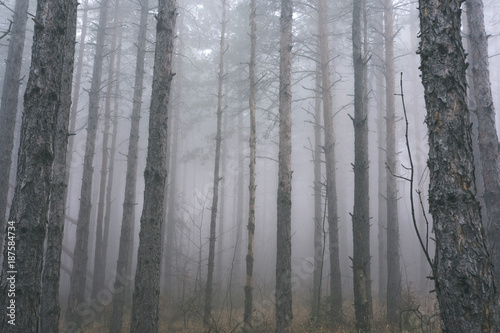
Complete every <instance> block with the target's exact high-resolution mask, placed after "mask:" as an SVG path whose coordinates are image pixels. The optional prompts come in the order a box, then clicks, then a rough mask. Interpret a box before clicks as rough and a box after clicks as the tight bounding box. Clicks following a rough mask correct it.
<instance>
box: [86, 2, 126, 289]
mask: <svg viewBox="0 0 500 333" xmlns="http://www.w3.org/2000/svg"><path fill="white" fill-rule="evenodd" d="M114 12H115V13H114V14H115V17H114V20H113V26H114V27H113V36H112V37H111V48H110V52H111V54H110V55H109V68H108V79H107V81H106V82H107V86H106V95H105V96H106V99H105V103H104V131H103V134H102V154H101V177H100V178H99V202H98V204H97V221H96V235H95V251H94V278H93V280H92V298H96V297H97V293H99V292H100V291H101V290H102V289H103V288H104V280H105V278H106V273H105V271H106V267H105V266H104V260H105V257H106V253H104V252H103V243H104V208H105V207H104V206H105V198H106V181H107V178H108V161H109V159H108V158H109V150H108V149H109V147H108V145H109V143H108V142H109V132H110V127H111V94H112V92H113V86H114V84H116V82H113V79H114V78H115V56H116V39H117V37H118V36H117V35H118V33H119V31H118V25H117V22H118V18H119V15H120V1H119V0H115V8H114ZM120 47H121V46H120Z"/></svg>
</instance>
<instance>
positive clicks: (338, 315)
mask: <svg viewBox="0 0 500 333" xmlns="http://www.w3.org/2000/svg"><path fill="white" fill-rule="evenodd" d="M318 16H319V17H318V35H319V41H318V42H319V52H320V60H321V78H322V79H321V96H322V99H323V118H324V120H323V121H324V126H325V146H324V151H325V160H326V200H327V207H328V238H329V243H330V244H329V250H330V292H331V301H330V306H331V309H330V311H331V315H330V319H331V320H332V321H334V322H340V321H341V320H342V283H341V279H340V278H341V276H340V259H339V258H340V255H339V233H338V229H339V228H338V212H337V185H336V180H335V136H334V133H333V110H332V109H333V105H332V92H331V88H332V82H331V79H330V48H329V46H328V44H329V43H328V6H327V3H326V1H325V0H319V1H318Z"/></svg>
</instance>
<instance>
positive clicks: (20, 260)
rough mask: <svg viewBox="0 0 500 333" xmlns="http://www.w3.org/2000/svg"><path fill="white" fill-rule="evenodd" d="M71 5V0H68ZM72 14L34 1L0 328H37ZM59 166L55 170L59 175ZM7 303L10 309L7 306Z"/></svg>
mask: <svg viewBox="0 0 500 333" xmlns="http://www.w3.org/2000/svg"><path fill="white" fill-rule="evenodd" d="M74 5H75V4H74V3H73V2H71V6H74ZM70 15H72V16H73V17H70ZM75 16H76V10H70V1H66V0H52V1H49V0H45V1H43V0H39V1H38V3H37V10H36V16H35V18H34V20H35V29H34V36H33V47H32V56H31V68H30V75H29V79H28V84H27V86H26V93H25V95H24V113H23V121H22V126H21V143H20V146H19V155H18V164H17V181H18V182H17V184H16V188H15V192H14V199H13V202H12V207H11V210H10V215H9V222H8V224H7V229H6V230H7V234H6V235H5V236H6V237H5V240H6V246H5V248H4V258H5V260H4V262H3V265H2V280H1V283H0V295H1V297H0V299H1V304H2V308H3V309H5V310H4V311H1V314H0V331H1V332H22V333H24V332H38V331H39V325H40V300H41V289H42V283H41V282H42V264H43V253H44V240H45V231H46V225H47V222H48V220H47V216H48V210H49V195H50V193H51V190H52V188H51V181H52V174H53V167H52V165H53V162H54V159H55V158H56V157H58V165H59V166H60V162H61V161H60V160H59V157H60V156H59V155H58V154H59V153H61V150H65V149H66V146H65V145H66V142H67V141H66V140H67V137H64V135H62V136H61V133H58V127H59V126H58V125H60V126H61V127H62V126H63V124H62V122H64V121H66V120H65V119H67V118H68V117H69V104H68V103H69V98H70V94H71V91H70V88H63V83H65V84H67V82H65V80H67V79H70V78H71V73H69V75H68V73H63V71H64V69H68V68H65V66H62V65H61V64H68V63H69V61H70V59H69V58H71V57H73V54H71V52H67V51H68V50H69V49H67V48H66V47H65V46H67V45H68V44H71V43H72V44H73V45H70V46H69V47H74V39H75V35H74V33H75V28H70V27H68V23H69V22H72V23H73V24H74V23H75V22H76V17H75ZM70 34H73V35H72V36H71V35H70ZM21 42H22V41H21ZM65 60H67V62H66V61H65ZM63 94H68V95H69V96H64V95H63ZM63 112H65V113H68V114H66V115H63V114H62V113H63ZM61 140H62V141H63V142H60V141H61ZM62 164H63V166H62V169H64V163H62ZM59 171H60V170H58V171H57V172H56V174H58V179H59V180H61V178H60V175H59ZM62 192H63V193H64V191H62ZM13 302H14V303H13ZM13 305H14V307H15V309H13V310H12V311H11V310H7V308H8V306H10V307H12V306H13ZM7 313H9V314H10V315H8V314H7ZM9 321H10V322H9Z"/></svg>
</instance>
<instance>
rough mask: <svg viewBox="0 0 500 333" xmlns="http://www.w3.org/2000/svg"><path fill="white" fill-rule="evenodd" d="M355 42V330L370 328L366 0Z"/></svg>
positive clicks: (358, 4)
mask: <svg viewBox="0 0 500 333" xmlns="http://www.w3.org/2000/svg"><path fill="white" fill-rule="evenodd" d="M353 9H354V10H353V22H352V44H353V60H354V119H353V122H354V208H353V213H352V228H353V258H352V267H353V283H354V310H355V316H356V329H357V330H358V331H360V332H370V331H371V313H372V309H371V306H372V300H371V288H370V281H371V277H370V212H369V195H368V193H369V191H368V187H369V183H368V167H369V161H368V110H367V101H366V81H365V76H366V74H365V73H366V61H367V60H366V58H365V56H364V52H363V45H362V44H363V43H362V35H363V34H362V29H363V25H362V19H363V12H364V10H365V9H364V2H363V0H354V1H353Z"/></svg>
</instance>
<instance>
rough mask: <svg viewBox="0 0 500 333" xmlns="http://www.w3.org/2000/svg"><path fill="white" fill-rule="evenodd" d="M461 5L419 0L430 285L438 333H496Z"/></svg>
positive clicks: (457, 1) (449, 0)
mask: <svg viewBox="0 0 500 333" xmlns="http://www.w3.org/2000/svg"><path fill="white" fill-rule="evenodd" d="M462 2H463V1H461V0H441V1H434V0H432V1H430V0H420V1H419V4H420V6H419V8H420V31H421V43H420V57H421V69H422V83H423V84H424V88H425V102H426V107H427V120H426V122H427V126H428V129H429V146H430V151H429V160H428V166H429V171H430V188H429V206H430V211H431V214H432V217H433V220H434V230H435V234H436V238H435V239H436V256H435V261H434V263H435V264H434V279H435V285H436V294H437V299H438V302H439V307H440V313H441V327H442V331H443V332H493V331H495V330H496V326H495V319H494V317H495V315H496V311H497V309H496V307H497V304H498V303H497V296H496V295H495V284H494V277H493V267H492V265H491V262H490V258H489V255H488V252H487V249H486V245H485V241H484V232H483V226H482V223H481V213H480V206H479V203H478V201H477V199H476V185H475V179H474V160H473V153H472V143H471V126H470V118H469V110H468V107H467V100H466V86H467V84H466V79H465V70H466V63H465V53H464V50H463V46H462V40H461V9H460V5H461V3H462Z"/></svg>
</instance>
